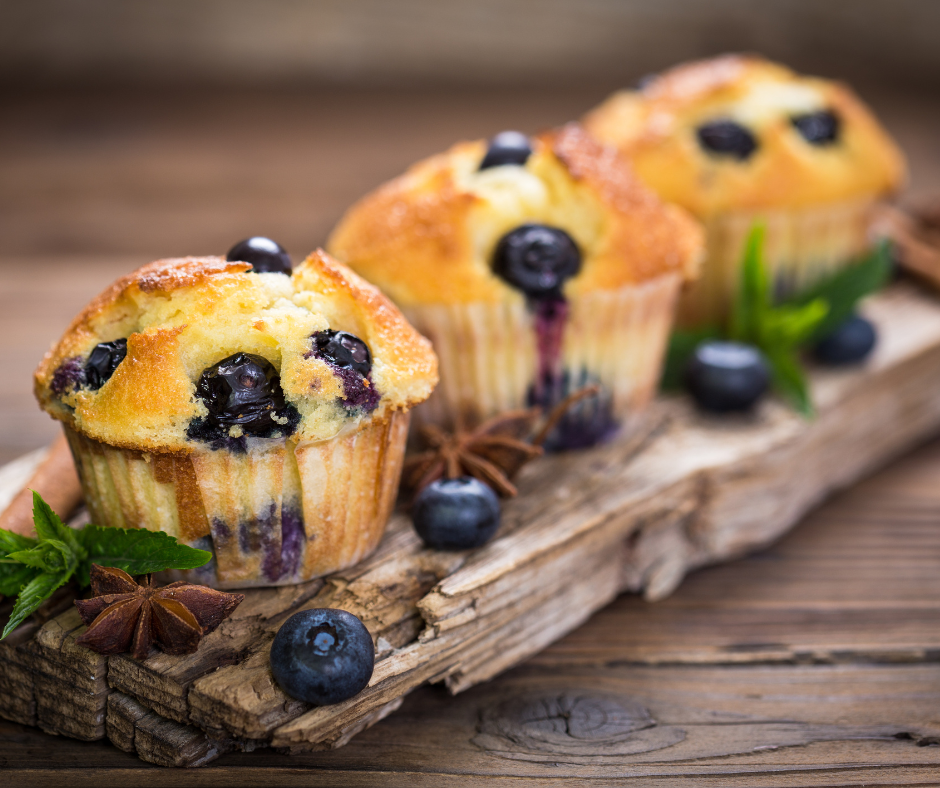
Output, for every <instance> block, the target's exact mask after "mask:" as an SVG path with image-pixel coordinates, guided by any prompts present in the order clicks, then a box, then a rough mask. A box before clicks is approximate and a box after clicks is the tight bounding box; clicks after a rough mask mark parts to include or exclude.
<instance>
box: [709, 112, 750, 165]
mask: <svg viewBox="0 0 940 788" xmlns="http://www.w3.org/2000/svg"><path fill="white" fill-rule="evenodd" d="M696 134H697V136H698V141H699V145H701V146H702V147H703V148H705V150H707V151H708V152H709V153H714V154H716V155H718V156H729V157H731V158H733V159H737V160H738V161H745V160H746V159H749V158H750V157H751V154H753V153H754V151H756V150H757V140H756V139H754V135H753V134H751V132H750V131H749V130H748V129H746V128H745V127H744V126H742V125H741V124H740V123H735V121H733V120H713V121H711V122H709V123H703V124H702V125H701V126H699V127H698V129H697V130H696Z"/></svg>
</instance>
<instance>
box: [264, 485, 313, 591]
mask: <svg viewBox="0 0 940 788" xmlns="http://www.w3.org/2000/svg"><path fill="white" fill-rule="evenodd" d="M275 506H276V505H275V504H271V512H270V516H269V517H267V518H266V519H265V521H264V522H263V523H260V522H259V525H261V528H262V537H261V544H262V551H263V555H264V557H263V558H262V561H261V571H262V572H263V573H264V576H265V578H266V579H268V580H271V581H272V582H273V581H275V580H280V579H282V578H284V577H292V576H293V575H294V574H296V572H297V566H298V564H299V563H300V555H301V552H302V551H303V546H304V541H305V540H306V533H305V531H304V521H303V515H302V514H301V511H300V509H299V508H296V507H294V506H290V505H286V504H285V505H283V506H282V507H281V517H280V529H281V532H280V539H276V538H275V533H274V531H275V529H276V528H277V518H276V517H275V516H274V515H275Z"/></svg>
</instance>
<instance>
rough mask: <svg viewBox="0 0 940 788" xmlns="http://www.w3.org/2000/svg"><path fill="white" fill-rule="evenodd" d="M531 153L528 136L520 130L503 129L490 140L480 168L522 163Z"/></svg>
mask: <svg viewBox="0 0 940 788" xmlns="http://www.w3.org/2000/svg"><path fill="white" fill-rule="evenodd" d="M531 155H532V145H531V144H530V143H529V138H528V137H527V136H526V135H525V134H523V133H522V132H520V131H503V132H501V133H499V134H497V135H496V136H495V137H493V139H491V140H490V144H489V147H488V148H487V149H486V156H484V157H483V161H482V162H481V163H480V169H481V170H486V169H489V168H490V167H501V166H502V165H504V164H518V165H520V166H521V165H523V164H525V163H526V162H527V161H528V160H529V156H531Z"/></svg>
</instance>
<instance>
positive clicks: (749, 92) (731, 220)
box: [584, 55, 905, 325]
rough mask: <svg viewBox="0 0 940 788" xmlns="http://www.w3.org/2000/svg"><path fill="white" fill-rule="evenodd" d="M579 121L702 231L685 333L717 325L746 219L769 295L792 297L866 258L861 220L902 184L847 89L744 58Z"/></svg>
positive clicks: (891, 149) (692, 71)
mask: <svg viewBox="0 0 940 788" xmlns="http://www.w3.org/2000/svg"><path fill="white" fill-rule="evenodd" d="M584 123H585V125H586V126H587V128H588V129H590V130H591V132H592V133H594V134H595V135H597V136H598V137H599V138H600V139H602V140H604V141H606V142H608V143H610V144H613V145H615V146H616V147H617V148H618V149H619V150H620V151H621V152H622V154H623V155H624V156H625V157H626V158H627V159H629V161H630V162H631V163H632V165H633V167H634V169H635V171H636V173H637V175H638V176H639V177H640V178H641V179H642V180H643V181H644V182H645V183H646V184H647V185H649V186H650V187H652V188H653V189H655V190H656V192H657V193H658V194H659V195H660V197H662V198H663V199H665V200H668V201H670V202H674V203H676V204H678V205H681V206H683V207H684V208H686V209H687V210H689V211H690V212H691V213H692V214H694V215H695V216H697V217H698V218H699V219H700V220H701V221H702V222H703V224H704V226H705V229H706V233H707V246H708V251H707V258H706V262H705V264H704V267H703V271H702V276H701V277H700V278H699V280H698V282H697V283H696V284H695V285H694V286H693V287H692V288H690V289H689V291H688V293H687V294H686V295H685V296H684V298H683V302H682V305H681V307H680V321H681V322H682V323H684V324H687V325H696V324H704V323H716V322H721V321H722V320H724V319H725V317H726V315H727V312H728V306H729V303H730V300H731V297H732V294H733V293H734V290H735V288H736V287H737V284H738V270H739V265H740V261H741V255H742V251H743V246H744V239H745V236H746V234H747V232H748V230H749V229H750V227H751V226H752V225H753V223H754V222H755V221H757V220H760V221H762V222H763V223H764V224H765V226H766V259H767V264H768V266H769V269H770V271H771V273H772V275H773V276H774V279H775V284H776V287H777V291H778V292H779V293H780V294H781V296H787V295H790V294H793V293H798V292H799V291H800V290H801V289H804V288H806V287H808V286H809V285H812V284H813V283H815V282H816V281H818V280H819V279H821V278H825V277H827V276H828V275H831V274H832V273H834V272H835V271H837V270H838V269H840V268H842V267H844V266H845V265H847V264H849V263H851V262H852V261H855V260H857V259H858V258H859V257H860V256H861V255H863V254H864V253H865V252H866V251H867V250H868V249H869V248H870V245H871V243H872V239H871V237H870V226H871V223H872V219H873V213H874V211H873V209H874V208H875V206H876V205H877V203H878V202H879V201H881V200H883V199H884V198H885V197H886V196H888V195H890V194H892V193H893V192H894V191H895V190H897V189H898V188H899V186H900V184H901V182H902V181H903V179H904V173H905V165H904V160H903V157H902V155H901V153H900V151H899V149H898V147H897V146H896V145H895V143H894V142H893V141H892V140H891V138H890V137H889V136H888V134H887V132H886V131H885V130H884V129H883V128H882V127H881V125H880V124H879V123H878V121H877V120H876V119H875V117H874V116H873V115H872V113H871V111H870V110H869V109H868V108H867V107H866V106H865V105H864V104H863V103H862V102H861V101H860V100H859V99H858V98H857V97H856V96H855V95H854V94H853V93H852V91H851V90H850V89H849V88H848V87H846V86H845V85H842V84H840V83H837V82H831V81H828V80H824V79H817V78H813V77H804V76H800V75H798V74H795V73H793V72H792V71H790V70H789V69H787V68H784V67H783V66H779V65H776V64H774V63H770V62H768V61H766V60H763V59H762V58H759V57H756V56H745V55H726V56H723V57H718V58H715V59H713V60H706V61H701V62H696V63H689V64H686V65H682V66H678V67H677V68H674V69H672V70H671V71H667V72H665V73H664V74H662V75H660V76H658V77H654V78H651V79H647V80H645V81H644V83H643V86H642V88H641V89H639V90H635V91H622V92H620V93H615V94H614V95H613V96H611V97H610V98H608V99H607V100H606V101H605V102H604V103H603V104H601V105H600V106H599V107H597V108H596V109H594V110H593V111H592V112H590V113H589V114H588V115H587V117H586V118H585V120H584Z"/></svg>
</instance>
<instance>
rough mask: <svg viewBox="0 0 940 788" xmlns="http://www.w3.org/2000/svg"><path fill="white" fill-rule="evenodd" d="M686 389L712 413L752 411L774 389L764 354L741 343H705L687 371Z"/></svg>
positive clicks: (694, 355)
mask: <svg viewBox="0 0 940 788" xmlns="http://www.w3.org/2000/svg"><path fill="white" fill-rule="evenodd" d="M685 382H686V388H687V389H688V390H689V393H690V394H691V395H692V397H693V399H694V400H695V402H696V404H697V405H698V406H699V407H700V408H701V409H702V410H706V411H709V412H711V413H729V412H734V411H746V410H750V409H751V408H752V407H753V406H754V405H755V403H756V402H757V401H758V400H759V399H760V398H761V397H762V396H763V395H764V393H765V392H766V391H767V387H768V386H769V385H770V370H769V369H768V367H767V362H765V361H764V357H763V356H762V355H761V353H760V351H759V350H758V349H757V348H755V347H752V346H751V345H745V344H742V343H740V342H720V341H707V342H702V343H701V344H700V345H699V346H698V347H697V348H696V349H695V352H694V353H693V354H692V358H691V359H690V361H689V364H688V366H687V367H686V376H685Z"/></svg>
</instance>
